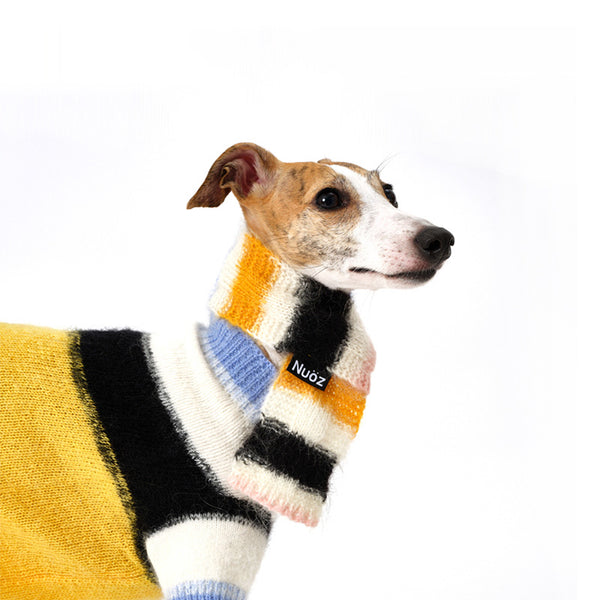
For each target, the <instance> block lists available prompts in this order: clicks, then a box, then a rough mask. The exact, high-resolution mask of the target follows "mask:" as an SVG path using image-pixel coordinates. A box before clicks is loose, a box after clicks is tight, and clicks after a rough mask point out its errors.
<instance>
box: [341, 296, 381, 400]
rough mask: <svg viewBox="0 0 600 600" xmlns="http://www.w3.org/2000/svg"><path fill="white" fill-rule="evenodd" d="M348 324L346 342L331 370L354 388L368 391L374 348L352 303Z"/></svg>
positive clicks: (373, 361)
mask: <svg viewBox="0 0 600 600" xmlns="http://www.w3.org/2000/svg"><path fill="white" fill-rule="evenodd" d="M348 324H349V326H350V327H349V333H348V342H347V343H346V344H345V346H344V349H343V351H342V355H341V357H340V359H339V360H338V361H337V363H336V364H335V365H334V367H333V372H334V373H335V374H336V375H339V376H340V377H341V378H342V379H345V380H346V381H348V382H349V383H350V384H351V385H353V386H354V387H355V388H356V389H358V390H360V391H361V392H364V393H368V392H369V382H370V377H371V371H372V370H373V367H374V366H375V348H374V347H373V344H372V343H371V340H370V339H369V336H368V335H367V332H366V330H365V327H364V325H363V323H362V321H361V319H360V316H359V314H358V310H357V309H356V307H355V306H354V305H353V306H352V309H351V310H350V315H349V318H348Z"/></svg>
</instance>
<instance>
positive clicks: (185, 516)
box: [0, 234, 375, 600]
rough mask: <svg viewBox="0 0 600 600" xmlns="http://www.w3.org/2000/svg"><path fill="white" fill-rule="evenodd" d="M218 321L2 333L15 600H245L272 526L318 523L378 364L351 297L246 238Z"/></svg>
mask: <svg viewBox="0 0 600 600" xmlns="http://www.w3.org/2000/svg"><path fill="white" fill-rule="evenodd" d="M210 307H211V309H212V311H213V313H214V314H213V317H212V319H211V323H210V325H209V326H208V327H202V326H194V327H191V328H189V329H187V330H185V331H183V332H181V333H169V334H160V333H153V334H147V333H141V332H137V331H131V330H109V331H88V330H82V331H57V330H52V329H45V328H39V327H31V326H23V325H2V326H0V452H1V456H2V468H1V469H0V596H1V597H2V598H3V599H5V598H6V599H7V600H17V599H18V600H26V599H33V598H35V599H39V598H43V599H53V598H56V599H58V598H60V599H62V600H74V599H75V598H77V600H82V599H89V600H100V599H102V600H104V599H106V598H111V599H116V600H119V599H123V600H125V599H127V600H130V599H135V598H139V599H142V598H146V599H149V598H160V597H161V596H162V597H166V598H168V599H170V600H209V599H212V600H214V599H216V598H218V599H219V600H244V599H245V598H246V596H247V594H248V591H249V590H250V587H251V585H252V581H253V579H254V577H255V574H256V572H257V570H258V568H259V565H260V562H261V559H262V556H263V553H264V551H265V548H266V545H267V538H268V535H269V532H270V529H271V524H272V520H273V512H278V513H282V514H284V515H287V516H288V517H290V518H292V519H295V520H298V521H301V522H303V523H306V524H308V525H314V524H315V523H317V521H318V519H319V516H320V514H321V510H322V506H323V502H324V500H325V498H326V496H327V493H328V489H329V478H330V476H331V472H332V470H333V469H334V467H335V465H336V464H337V463H338V462H339V460H340V459H341V457H342V456H343V455H344V453H345V452H346V450H347V448H348V445H349V443H350V441H351V440H352V439H353V438H354V436H355V435H356V432H357V429H358V425H359V422H360V418H361V416H362V412H363V410H364V404H365V397H366V394H367V392H368V388H369V377H370V373H371V370H372V368H373V366H374V360H375V355H374V352H373V348H372V346H371V343H370V341H369V339H368V337H367V336H366V334H365V332H364V329H363V327H362V324H361V322H360V319H359V317H358V315H357V313H356V310H355V308H354V306H353V304H352V302H351V299H350V297H349V296H348V295H347V294H345V293H344V292H339V291H332V290H329V289H327V288H325V287H323V286H321V285H320V284H317V283H315V282H314V281H313V280H311V279H309V278H307V277H304V276H301V275H299V274H297V273H296V272H295V271H293V270H292V269H290V268H289V267H287V266H286V265H285V264H283V263H281V261H280V260H278V259H277V258H276V257H275V256H274V255H273V254H272V253H270V252H269V251H268V250H267V249H266V248H265V247H264V246H263V245H262V244H261V243H260V242H259V241H258V240H257V239H256V238H253V237H252V236H250V235H247V234H244V235H242V236H241V237H240V239H239V240H238V242H237V244H236V246H235V247H234V249H233V250H232V252H231V254H230V256H229V257H228V259H227V261H226V264H225V266H224V269H223V271H222V274H221V277H220V278H219V281H218V282H217V285H216V289H215V292H214V294H213V296H212V298H211V301H210ZM265 347H269V348H272V349H274V350H275V352H276V353H277V355H278V356H280V361H279V363H278V364H277V365H274V364H272V363H271V362H270V361H269V360H268V359H267V358H266V357H265V354H264V353H263V348H265ZM294 357H295V358H296V359H297V360H298V361H299V364H300V363H302V364H303V365H311V367H312V366H314V367H315V368H318V370H319V372H322V373H325V374H327V376H328V377H330V379H329V382H328V383H327V385H326V388H325V390H323V389H317V388H316V387H314V386H313V385H310V383H307V382H306V381H304V380H303V379H302V378H299V377H298V376H297V372H296V374H295V373H293V372H290V371H288V370H287V368H288V366H289V365H290V361H291V360H292V359H293V358H294Z"/></svg>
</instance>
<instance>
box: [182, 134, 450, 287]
mask: <svg viewBox="0 0 600 600" xmlns="http://www.w3.org/2000/svg"><path fill="white" fill-rule="evenodd" d="M230 191H231V192H233V194H234V195H235V197H236V198H237V199H238V201H239V203H240V206H241V208H242V212H243V214H244V218H245V220H246V225H247V227H248V230H249V231H250V232H251V233H252V234H253V235H255V236H256V237H257V238H258V239H259V240H260V241H261V242H262V243H263V244H264V245H265V246H266V247H267V248H269V250H271V251H272V252H274V253H275V254H276V255H277V256H279V257H280V258H281V259H282V260H283V261H284V262H286V263H287V264H289V265H290V266H291V267H293V268H294V269H296V270H297V271H298V272H300V273H303V274H305V275H308V276H310V277H312V278H314V279H316V280H317V281H319V282H320V283H323V284H324V285H326V286H328V287H330V288H333V289H343V290H352V289H379V288H386V287H387V288H402V287H404V288H406V287H414V286H416V285H419V284H421V283H424V282H426V281H428V280H430V279H431V278H432V277H433V276H434V275H435V273H436V272H437V271H438V270H439V269H440V268H441V266H442V265H443V263H444V262H445V261H446V259H447V258H448V257H449V256H450V253H451V246H452V245H453V244H454V237H453V236H452V234H451V233H450V232H449V231H447V230H446V229H443V228H441V227H435V226H433V225H432V224H431V223H429V222H428V221H425V220H424V219H420V218H416V217H413V216H410V215H407V214H404V213H402V212H401V211H400V210H399V209H398V204H397V202H396V198H395V195H394V191H393V188H392V186H391V185H390V184H388V183H385V182H383V181H382V180H381V178H380V176H379V173H378V171H376V170H375V171H368V170H366V169H363V168H362V167H359V166H357V165H354V164H351V163H343V162H334V161H331V160H329V159H323V160H320V161H318V162H298V163H284V162H281V161H280V160H278V159H277V158H276V157H275V156H273V154H271V153H270V152H268V151H267V150H265V149H264V148H261V147H260V146H257V145H255V144H249V143H243V144H236V145H234V146H231V147H230V148H228V149H227V150H226V151H225V152H224V153H223V154H222V155H221V156H220V157H219V158H218V159H217V160H216V161H215V163H214V164H213V165H212V167H211V168H210V170H209V172H208V174H207V176H206V179H205V181H204V183H203V184H202V185H201V186H200V188H199V189H198V191H197V192H196V193H195V194H194V196H193V197H192V198H191V200H190V201H189V203H188V208H194V207H197V206H208V207H215V206H219V205H220V204H221V203H222V202H223V201H224V200H225V197H226V196H227V194H228V193H229V192H230Z"/></svg>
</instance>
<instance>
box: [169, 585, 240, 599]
mask: <svg viewBox="0 0 600 600" xmlns="http://www.w3.org/2000/svg"><path fill="white" fill-rule="evenodd" d="M165 599H166V600H246V592H244V591H243V590H241V589H240V588H238V587H236V586H235V585H231V584H230V583H223V582H221V581H187V582H185V583H182V584H179V585H178V586H176V587H174V588H172V589H170V590H167V591H166V595H165Z"/></svg>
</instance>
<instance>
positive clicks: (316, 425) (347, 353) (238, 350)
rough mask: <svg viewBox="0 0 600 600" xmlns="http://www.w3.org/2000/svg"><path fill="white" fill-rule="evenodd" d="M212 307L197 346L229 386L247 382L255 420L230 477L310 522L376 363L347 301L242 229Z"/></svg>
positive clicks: (358, 415) (266, 501)
mask: <svg viewBox="0 0 600 600" xmlns="http://www.w3.org/2000/svg"><path fill="white" fill-rule="evenodd" d="M210 308H211V310H212V311H213V312H214V314H215V317H214V319H213V321H212V324H211V326H210V327H209V328H208V330H207V332H206V335H205V341H204V342H205V343H204V349H205V351H206V352H207V354H208V355H209V357H210V356H212V357H213V368H214V363H215V357H216V362H217V363H219V364H220V367H221V368H220V369H219V368H216V369H214V370H215V371H216V372H217V375H218V376H219V377H220V378H221V380H222V382H223V384H224V385H225V387H226V388H227V387H228V388H229V389H230V390H235V389H237V390H238V392H239V389H240V387H242V388H245V389H246V394H245V400H244V401H243V402H242V406H245V407H246V411H247V413H248V414H250V415H251V416H252V417H253V419H254V420H255V422H256V424H255V426H254V429H253V431H252V433H251V435H250V436H249V437H248V438H247V439H246V441H245V442H244V444H243V445H242V446H241V448H240V449H239V451H238V452H237V454H236V456H235V464H234V466H233V470H232V474H231V479H230V483H231V485H232V486H233V487H234V488H236V489H237V490H239V491H241V492H243V493H244V494H245V495H247V496H249V497H251V498H252V499H254V500H256V501H258V502H259V503H261V504H262V505H264V506H265V507H267V508H268V509H270V510H273V511H276V512H279V513H281V514H284V515H286V516H287V517H289V518H291V519H293V520H295V521H300V522H302V523H305V524H307V525H312V526H314V525H316V524H317V522H318V520H319V516H320V514H321V510H322V507H323V503H324V501H325V499H326V496H327V492H328V487H329V479H330V476H331V473H332V471H333V468H334V467H335V465H336V464H337V462H338V461H339V460H340V458H341V457H342V456H343V455H344V454H345V452H346V450H347V448H348V445H349V443H350V442H351V441H352V439H353V438H354V436H355V435H356V432H357V430H358V426H359V423H360V419H361V417H362V414H363V410H364V406H365V397H366V394H367V393H368V391H369V380H370V373H371V371H372V370H373V367H374V365H375V351H374V349H373V347H372V345H371V342H370V340H369V338H368V337H367V335H366V333H365V331H364V328H363V325H362V323H361V321H360V318H359V316H358V314H357V311H356V309H355V307H354V305H353V303H352V300H351V298H350V296H349V294H347V293H346V292H343V291H339V290H331V289H329V288H327V287H325V286H323V285H321V284H320V283H318V282H316V281H315V280H313V279H311V278H309V277H306V276H303V275H300V274H299V273H297V272H296V271H294V270H293V269H291V268H290V267H288V266H287V265H286V264H284V263H283V262H282V261H281V260H279V259H278V258H277V257H276V256H275V255H274V254H272V253H271V252H270V251H269V250H268V249H267V248H265V246H264V245H262V244H261V242H259V241H258V240H257V239H256V238H254V237H252V236H251V235H248V234H245V235H243V236H242V237H241V238H240V239H239V241H238V243H237V245H236V246H235V248H234V249H233V251H232V252H231V254H230V256H229V257H228V259H227V261H226V263H225V266H224V268H223V270H222V272H221V275H220V278H219V280H218V283H217V287H216V290H215V292H214V295H213V296H212V298H211V301H210ZM232 326H233V327H232ZM240 330H241V331H240ZM234 338H235V339H234ZM256 343H258V344H260V345H261V346H262V347H267V348H271V349H274V350H275V351H276V352H277V353H279V355H280V356H281V357H282V360H281V364H280V366H279V369H278V370H277V371H276V372H275V370H273V372H272V374H271V377H269V378H268V379H265V373H264V372H262V373H258V372H256V370H255V369H253V367H252V365H253V361H252V360H251V358H250V357H251V356H253V355H254V353H256ZM254 364H257V363H255V362H254ZM238 395H239V394H238ZM242 395H244V394H242ZM259 411H260V412H259Z"/></svg>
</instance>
